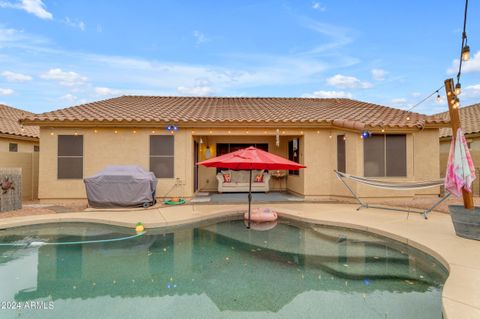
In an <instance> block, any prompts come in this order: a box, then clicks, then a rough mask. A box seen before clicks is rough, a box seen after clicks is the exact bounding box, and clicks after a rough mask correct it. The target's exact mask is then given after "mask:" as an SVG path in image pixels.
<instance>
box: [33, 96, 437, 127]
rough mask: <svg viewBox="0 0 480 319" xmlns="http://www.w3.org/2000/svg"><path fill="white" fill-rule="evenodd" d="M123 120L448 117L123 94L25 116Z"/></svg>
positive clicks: (379, 121)
mask: <svg viewBox="0 0 480 319" xmlns="http://www.w3.org/2000/svg"><path fill="white" fill-rule="evenodd" d="M77 121H81V122H86V123H88V122H93V123H98V122H113V123H116V122H120V123H128V122H130V123H137V122H142V123H145V122H152V123H158V122H160V123H168V122H174V123H175V122H185V123H189V122H196V123H207V124H208V123H219V122H224V123H257V122H258V123H322V122H323V123H331V124H333V125H336V126H341V127H349V128H355V129H362V128H364V127H367V126H371V127H403V128H405V127H409V128H415V127H423V126H425V124H427V125H429V124H430V125H439V126H445V124H446V123H447V121H446V120H442V119H440V118H436V117H433V116H427V115H422V114H418V113H412V112H406V111H403V110H399V109H395V108H391V107H386V106H381V105H377V104H371V103H366V102H360V101H355V100H350V99H319V98H270V97H262V98H258V97H179V96H177V97H174V96H121V97H117V98H112V99H107V100H101V101H97V102H92V103H87V104H82V105H78V106H72V107H69V108H65V109H60V110H56V111H52V112H47V113H43V114H37V115H32V116H27V117H26V119H25V120H24V123H25V124H38V125H41V124H42V122H44V123H45V125H47V123H48V124H49V125H55V123H66V122H77Z"/></svg>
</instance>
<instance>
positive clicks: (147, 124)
mask: <svg viewBox="0 0 480 319" xmlns="http://www.w3.org/2000/svg"><path fill="white" fill-rule="evenodd" d="M20 123H21V124H23V125H28V126H40V127H52V128H53V127H58V128H73V127H75V128H79V127H84V128H99V127H111V128H114V127H115V128H120V127H126V128H133V127H135V128H152V127H159V126H160V127H162V126H165V127H166V126H167V125H170V124H172V123H173V124H176V125H178V126H179V127H188V128H212V127H214V128H220V129H221V128H259V127H261V128H280V129H281V128H298V129H307V128H308V129H342V130H351V131H355V132H358V131H363V130H372V131H376V130H379V131H380V130H388V131H392V130H394V131H401V132H405V131H418V130H422V129H436V128H438V129H440V128H443V127H449V125H450V124H449V122H443V123H438V122H435V123H426V122H412V123H411V124H408V125H396V124H390V123H388V122H378V121H377V122H375V123H364V122H360V121H352V120H344V119H334V120H315V121H314V120H282V121H279V120H272V121H253V120H251V121H238V120H237V121H233V120H232V121H211V120H205V121H195V122H192V121H183V120H172V121H168V122H163V121H162V122H160V121H148V120H140V121H137V120H131V121H117V120H112V121H99V120H95V119H91V120H90V119H89V120H83V121H78V120H75V121H71V120H57V119H56V120H29V119H23V120H20Z"/></svg>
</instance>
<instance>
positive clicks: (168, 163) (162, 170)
mask: <svg viewBox="0 0 480 319" xmlns="http://www.w3.org/2000/svg"><path fill="white" fill-rule="evenodd" d="M174 159H175V157H174V137H173V136H171V135H152V136H150V171H152V172H153V173H154V174H155V176H156V177H158V178H173V177H174Z"/></svg>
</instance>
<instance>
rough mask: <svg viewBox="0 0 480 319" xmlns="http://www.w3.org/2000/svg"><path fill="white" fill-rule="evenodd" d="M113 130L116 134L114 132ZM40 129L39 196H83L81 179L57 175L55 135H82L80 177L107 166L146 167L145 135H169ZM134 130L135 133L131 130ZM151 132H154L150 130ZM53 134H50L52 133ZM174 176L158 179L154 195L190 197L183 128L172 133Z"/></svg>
mask: <svg viewBox="0 0 480 319" xmlns="http://www.w3.org/2000/svg"><path fill="white" fill-rule="evenodd" d="M115 130H116V131H117V133H115ZM115 130H114V129H102V128H99V129H97V133H95V130H94V129H91V128H85V129H69V128H65V129H60V128H57V129H55V130H52V129H48V128H41V129H40V139H41V141H42V150H41V152H40V176H39V184H40V187H39V198H40V199H53V198H68V199H76V198H85V197H86V194H85V187H84V184H83V180H82V179H75V180H72V179H58V178H57V147H58V135H62V134H65V135H69V134H70V135H73V134H75V133H77V134H78V135H83V143H84V145H83V147H84V157H83V176H84V177H87V176H91V175H93V174H95V173H97V172H98V171H100V170H101V169H103V168H104V167H105V166H107V165H132V164H133V165H140V166H142V167H143V168H145V169H147V170H148V169H149V136H150V135H160V134H169V133H168V132H167V131H165V129H164V128H161V129H160V128H157V129H126V128H125V129H115ZM133 131H135V133H133ZM152 131H155V133H152ZM52 134H53V135H52ZM174 141H175V142H174V147H175V163H174V178H165V179H159V180H158V185H157V195H158V196H159V197H163V196H175V195H183V196H192V194H193V175H192V174H193V169H192V167H193V157H192V150H191V145H192V138H191V134H189V132H188V131H186V130H180V131H178V132H176V133H175V140H174Z"/></svg>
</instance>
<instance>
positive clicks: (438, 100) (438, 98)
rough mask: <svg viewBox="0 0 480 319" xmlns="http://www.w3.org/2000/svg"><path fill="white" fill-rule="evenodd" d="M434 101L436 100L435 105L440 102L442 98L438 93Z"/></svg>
mask: <svg viewBox="0 0 480 319" xmlns="http://www.w3.org/2000/svg"><path fill="white" fill-rule="evenodd" d="M437 93H438V92H437ZM436 100H437V103H440V102H441V101H442V97H441V96H440V93H439V94H437V97H436Z"/></svg>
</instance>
